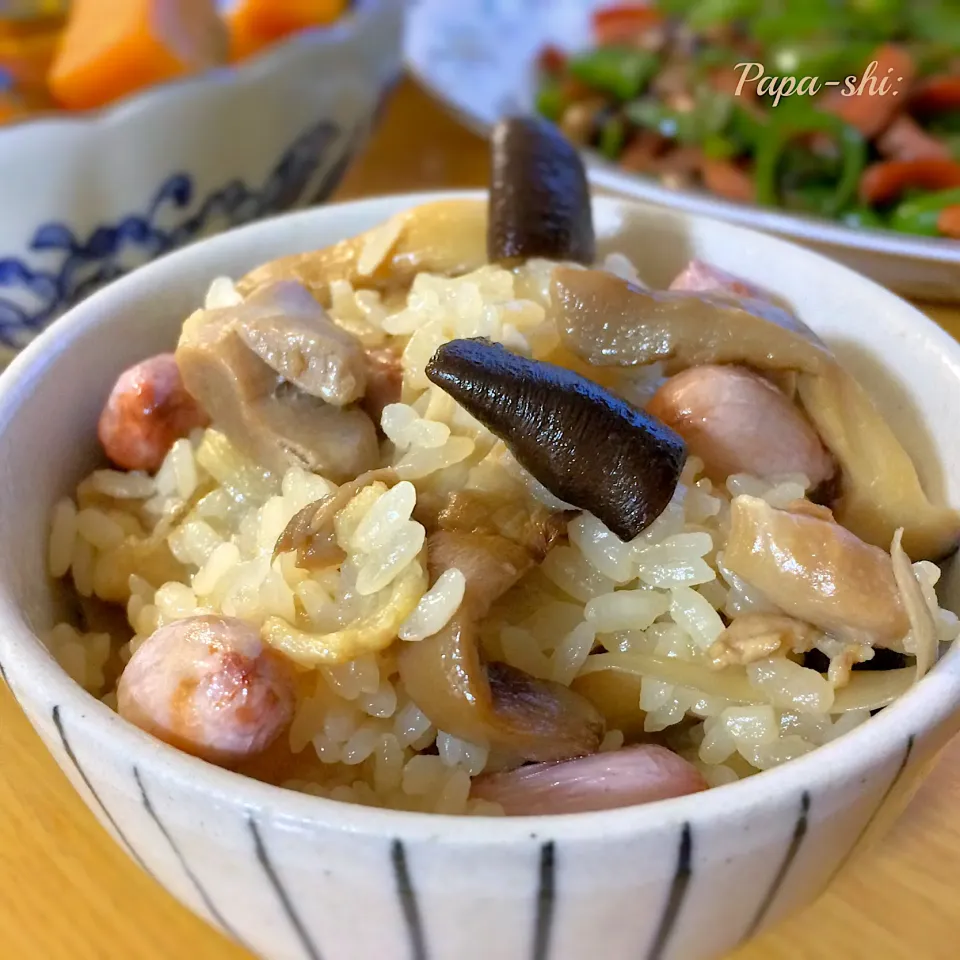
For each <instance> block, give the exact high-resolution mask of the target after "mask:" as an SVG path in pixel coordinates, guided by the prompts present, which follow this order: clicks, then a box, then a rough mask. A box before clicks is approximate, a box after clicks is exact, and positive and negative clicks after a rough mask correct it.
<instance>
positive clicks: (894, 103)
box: [823, 43, 917, 137]
mask: <svg viewBox="0 0 960 960" xmlns="http://www.w3.org/2000/svg"><path fill="white" fill-rule="evenodd" d="M870 59H871V61H874V60H876V62H877V68H876V72H875V73H874V74H873V76H874V77H875V78H876V80H877V84H878V85H879V82H880V81H881V80H883V79H887V80H888V81H889V84H890V89H889V91H888V92H887V93H886V94H885V95H883V96H881V95H880V94H879V93H875V94H871V93H870V92H869V86H868V87H867V88H866V89H864V91H863V92H862V93H861V94H859V95H853V96H844V95H843V89H841V88H839V87H838V88H837V89H836V90H831V91H830V92H829V93H828V94H827V96H826V97H825V98H824V101H823V109H824V110H826V112H827V113H832V114H834V115H835V116H837V117H839V118H840V119H841V120H844V121H846V122H847V123H849V124H850V125H851V126H853V127H856V128H857V129H858V130H859V131H860V132H861V133H862V134H863V135H864V136H865V137H875V136H876V135H877V134H878V133H880V131H881V130H883V129H884V128H885V127H886V126H887V124H889V123H890V121H891V120H892V119H893V118H894V116H896V114H897V113H898V112H899V111H900V110H901V109H902V107H903V101H904V93H905V92H906V91H907V90H909V89H910V84H911V83H913V79H914V77H915V76H916V74H917V67H916V64H915V63H914V62H913V58H912V57H911V56H910V54H909V53H907V51H906V50H904V49H903V48H902V47H898V46H895V45H894V44H892V43H885V44H884V45H883V46H882V47H878V48H877V49H876V50H875V51H874V52H873V56H872V57H871V58H870ZM894 90H896V91H897V92H898V93H899V94H900V95H899V96H897V97H895V96H893V91H894Z"/></svg>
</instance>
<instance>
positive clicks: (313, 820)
mask: <svg viewBox="0 0 960 960" xmlns="http://www.w3.org/2000/svg"><path fill="white" fill-rule="evenodd" d="M485 196H486V191H485V190H450V191H426V192H418V193H405V194H392V195H384V196H379V197H371V198H365V199H363V200H353V201H346V202H343V203H338V204H331V205H328V206H322V207H316V208H312V209H308V210H303V211H299V212H295V213H289V214H283V215H280V216H276V217H271V218H269V219H265V220H262V221H259V222H257V223H253V224H249V225H247V226H244V227H241V228H238V229H234V230H230V231H227V232H225V233H223V234H220V235H218V236H215V237H211V238H209V239H206V240H204V241H201V244H202V245H205V246H215V245H224V246H226V245H230V244H231V243H235V242H237V240H238V239H242V238H244V237H250V238H253V237H255V236H256V235H257V234H262V235H263V239H266V238H268V237H269V236H270V235H271V234H272V233H274V232H276V231H277V230H279V229H282V228H283V226H284V225H287V224H290V225H298V224H308V223H310V222H311V221H316V220H326V219H333V220H336V218H337V216H338V214H339V213H340V212H341V211H343V210H344V209H345V208H351V209H352V210H358V209H359V210H362V209H363V208H370V209H371V211H374V212H375V211H378V210H379V208H381V207H384V206H389V205H391V204H393V205H402V208H405V207H412V206H416V205H418V204H422V203H427V202H430V201H434V200H441V199H453V198H468V199H483V198H484V197H485ZM594 199H595V202H599V203H601V204H608V203H609V204H613V205H616V206H623V205H626V206H627V207H638V206H639V207H644V206H647V207H648V208H649V209H651V210H656V212H657V213H658V214H660V215H665V216H677V217H681V218H683V219H692V220H696V221H699V220H710V221H711V222H712V223H714V224H715V225H719V226H721V227H722V228H723V229H724V230H726V231H729V232H730V234H731V240H736V239H737V237H743V238H744V239H746V238H747V237H748V236H752V235H755V234H756V231H752V230H749V229H746V228H743V227H737V226H732V225H731V224H729V223H726V222H725V221H719V220H716V219H713V218H707V217H697V216H690V215H686V214H678V213H677V212H676V211H673V210H669V211H668V210H664V209H663V208H660V207H652V206H651V205H644V204H638V203H637V202H636V201H633V200H630V199H623V198H620V197H595V198H594ZM397 208H398V209H399V208H401V207H400V206H398V207H397ZM764 240H765V242H766V243H769V244H773V245H775V246H776V247H778V248H780V249H781V251H782V252H783V253H784V254H789V255H790V256H791V257H794V258H797V259H798V260H799V261H800V263H798V265H797V266H798V267H805V268H806V269H807V270H816V269H823V268H825V267H827V268H829V269H830V270H839V271H842V272H843V273H844V274H846V275H847V276H848V277H849V280H850V282H851V283H853V284H861V285H862V284H866V285H869V286H870V287H872V288H874V289H875V291H879V293H881V294H882V295H883V296H884V297H887V298H889V299H890V300H891V301H896V302H897V304H898V305H899V307H898V309H899V311H900V313H901V314H903V313H905V312H906V313H908V314H912V316H911V317H910V322H911V323H912V324H913V323H915V324H916V325H917V328H918V336H917V337H916V342H928V343H929V344H930V345H932V346H933V347H935V348H937V349H938V350H939V351H941V352H943V353H944V354H946V355H947V357H948V359H949V360H950V362H951V366H952V367H953V368H954V370H955V371H956V372H957V376H958V377H960V342H957V341H956V340H954V339H953V338H952V337H950V336H949V335H948V334H947V333H946V332H944V331H943V330H941V329H940V328H939V327H938V326H937V325H936V324H935V323H934V322H933V321H932V320H930V319H928V318H927V317H925V316H924V314H922V313H921V312H920V311H918V310H916V309H915V308H913V307H911V306H910V305H909V304H907V303H906V302H905V301H903V300H901V298H899V297H897V296H896V295H894V294H892V293H890V292H889V291H887V290H885V289H884V288H882V287H881V286H880V285H879V284H876V283H874V282H873V281H872V280H869V279H867V278H865V277H862V276H860V275H859V274H857V273H855V272H854V271H853V270H850V269H849V268H847V267H845V266H843V265H842V264H838V263H836V262H834V261H831V260H829V258H827V257H824V256H822V255H820V254H818V253H814V252H813V251H810V250H807V249H804V248H800V247H796V246H795V245H794V244H792V243H790V242H788V241H786V240H781V239H779V238H771V237H765V238H764ZM199 245H200V244H195V245H193V246H190V247H187V248H184V249H181V250H177V251H174V252H172V253H169V254H167V255H166V256H164V257H162V258H159V259H158V260H155V261H153V262H151V263H148V264H145V265H144V266H142V267H139V268H138V269H137V270H135V271H133V272H132V273H131V274H128V275H127V276H125V277H121V278H120V279H119V280H117V281H115V282H114V283H112V284H110V285H109V286H108V287H106V288H104V289H102V290H100V291H98V292H96V293H95V294H93V295H92V296H91V297H89V298H88V299H87V300H85V301H83V302H82V303H81V304H79V305H77V306H76V307H74V308H72V309H71V310H70V311H69V312H68V313H66V314H65V315H64V316H63V317H62V318H60V319H59V320H58V321H57V322H56V323H55V324H53V325H52V326H51V327H49V328H48V329H47V330H45V331H44V332H43V333H42V334H40V336H38V337H37V338H36V339H35V340H34V341H33V342H32V343H31V344H29V345H28V346H27V348H26V349H25V350H24V351H23V352H22V353H21V354H19V355H18V356H17V357H16V358H15V359H14V360H13V362H12V363H11V365H10V366H9V367H8V368H7V370H6V371H4V372H3V374H2V375H0V435H2V434H3V432H4V431H5V430H6V429H7V426H8V424H9V423H10V422H11V421H12V419H13V417H14V416H15V415H16V412H17V410H18V409H19V408H20V407H21V406H22V405H23V396H28V395H29V384H30V382H31V381H32V380H34V379H36V378H38V377H41V376H43V375H44V367H45V362H46V360H47V359H49V358H50V357H51V356H53V355H55V354H59V353H62V352H64V351H66V350H68V349H69V348H70V344H71V342H72V341H73V340H74V339H75V338H76V337H77V336H79V335H80V334H82V333H84V332H85V331H87V330H88V329H91V328H96V327H97V326H98V325H99V321H98V313H99V310H98V308H99V306H100V303H101V302H102V301H106V300H109V299H110V298H112V297H114V296H117V295H118V294H119V293H121V292H122V291H124V290H126V289H127V288H130V291H131V293H132V294H133V295H134V296H136V294H135V293H133V291H134V289H135V287H136V284H137V282H138V278H139V277H140V276H142V275H143V274H145V273H146V272H148V271H153V270H156V269H158V268H159V266H160V265H164V266H165V268H166V269H170V268H172V267H175V266H176V265H177V264H178V263H179V262H180V261H181V260H182V261H184V262H185V261H186V259H187V258H190V257H191V256H192V255H193V254H194V253H195V252H196V248H197V246H199ZM260 248H261V249H263V248H264V244H263V243H262V242H261V243H260ZM0 648H5V649H6V650H15V651H16V659H17V661H18V665H19V666H22V667H23V669H22V671H18V679H19V677H20V676H29V677H30V678H31V680H30V683H31V684H35V685H38V686H39V687H40V688H42V689H43V690H44V691H45V693H46V697H47V698H48V699H49V700H50V701H51V702H52V703H57V704H59V705H61V707H62V706H63V705H67V706H68V707H69V708H70V709H71V710H72V711H73V713H74V715H75V716H80V717H82V718H83V722H84V732H85V734H86V735H87V736H92V737H94V738H97V739H100V740H101V741H103V742H104V743H106V744H108V749H110V750H112V751H113V752H122V753H125V754H127V755H128V756H134V757H138V758H140V759H139V761H138V762H139V763H142V762H143V761H149V764H150V766H149V767H145V766H141V769H144V770H146V769H150V770H152V771H153V772H154V773H160V774H162V776H164V777H167V778H169V779H171V780H173V781H174V782H177V783H178V784H182V785H183V786H184V787H187V788H190V789H193V790H195V791H197V792H202V793H205V794H207V795H208V796H209V797H211V798H212V799H215V800H216V801H218V802H223V803H229V804H231V805H241V806H243V807H245V808H247V809H249V810H264V811H266V812H267V813H268V814H269V815H270V816H271V817H273V818H275V819H277V820H285V821H289V822H292V823H301V824H306V825H311V824H312V825H317V826H322V827H324V828H328V829H338V830H343V831H347V832H349V833H354V834H359V835H366V836H377V837H382V836H390V837H394V838H396V839H399V840H402V841H409V842H423V841H429V842H443V843H448V844H452V845H461V846H470V845H478V844H482V845H500V846H503V845H511V844H515V843H518V842H523V841H527V842H529V840H530V839H531V838H536V837H550V838H553V839H555V840H560V839H564V840H567V841H574V842H589V841H591V840H596V839H598V838H601V837H602V838H603V839H604V840H606V841H609V840H611V839H615V838H616V837H618V836H636V835H637V834H640V833H651V832H653V831H655V830H664V829H670V828H673V827H679V826H681V825H682V824H684V823H686V822H690V823H694V824H696V823H697V822H703V821H704V820H723V819H727V818H732V817H735V816H743V815H746V814H748V813H749V812H750V811H751V810H752V809H755V808H758V807H762V806H763V805H764V804H765V803H776V802H778V801H781V800H784V799H789V798H794V797H800V796H801V795H802V794H804V793H812V792H813V791H814V790H815V789H816V788H817V787H818V786H820V787H823V786H824V785H825V784H826V783H827V782H828V781H829V780H831V779H833V778H834V777H841V776H843V775H844V772H845V771H846V770H847V769H848V767H849V766H859V767H861V768H862V769H869V768H872V767H876V766H878V765H882V764H891V763H893V761H894V758H896V757H898V756H900V755H902V750H901V745H904V744H906V742H907V735H908V734H911V735H913V734H916V735H919V734H920V733H922V732H923V731H924V730H928V729H930V728H933V727H935V726H936V725H937V724H938V723H940V722H942V721H944V720H945V719H946V718H947V717H948V716H949V715H950V714H951V713H954V712H956V711H957V710H958V709H960V644H954V645H953V647H951V649H950V650H949V651H948V652H947V653H946V654H945V655H944V656H943V657H942V658H941V659H940V661H939V662H938V663H937V665H936V667H935V669H934V670H933V671H932V672H931V673H929V674H928V675H927V676H925V677H924V678H923V679H922V680H921V681H920V682H919V683H918V684H916V685H915V686H914V687H913V688H912V689H910V690H909V691H908V692H907V693H905V694H904V695H903V696H901V697H900V698H899V699H898V700H897V701H895V702H894V703H892V704H891V705H890V706H888V707H886V708H885V709H884V710H883V711H882V712H881V713H880V714H878V715H877V716H874V717H871V718H870V720H868V721H866V722H865V723H863V724H861V725H860V726H858V727H857V728H856V729H854V730H852V731H850V732H849V733H846V734H844V735H843V736H841V737H838V738H837V739H836V740H833V741H831V742H830V743H827V744H825V745H824V746H821V747H818V748H817V749H816V750H813V751H812V752H810V753H808V754H806V755H804V756H802V757H799V758H797V759H795V760H791V761H790V762H789V763H786V764H783V765H782V766H779V767H776V768H775V769H772V770H768V771H765V772H764V773H762V774H760V775H756V776H753V777H749V778H747V779H745V780H739V781H737V782H735V783H730V784H726V785H724V786H721V787H714V788H712V789H709V790H707V791H705V792H702V793H697V794H692V795H689V796H685V797H678V798H675V799H670V800H660V801H656V802H654V803H648V804H643V805H640V806H633V807H622V808H618V809H614V810H603V811H597V812H591V813H576V814H560V815H557V814H553V815H540V816H530V817H464V816H450V815H444V814H434V813H415V812H408V811H401V810H392V809H382V808H376V807H366V806H361V805H359V804H352V803H344V802H340V801H335V800H330V799H327V798H324V797H314V796H311V795H308V794H301V793H297V792H296V791H293V790H288V789H285V788H282V787H277V786H273V785H271V784H268V783H264V782H262V781H259V780H255V779H252V778H250V777H247V776H243V775H241V774H238V773H234V772H232V771H230V770H225V769H222V768H220V767H216V766H213V765H212V764H208V763H205V762H204V761H201V760H198V759H196V758H194V757H191V756H189V755H187V754H185V753H182V752H181V751H179V750H177V749H175V748H174V747H171V746H168V745H167V744H165V743H162V742H161V741H159V740H156V739H155V738H154V737H152V736H150V735H148V734H146V733H145V732H143V731H142V730H140V729H139V728H137V727H135V726H133V725H132V724H130V723H128V722H127V721H125V720H123V719H122V718H121V717H120V716H119V715H118V714H116V713H115V712H114V711H113V710H111V709H110V708H109V707H107V706H106V705H105V704H103V703H101V702H100V701H99V700H98V699H96V698H95V697H93V696H92V695H91V694H89V693H87V692H86V691H85V690H83V689H82V688H81V687H80V686H79V685H77V684H76V683H75V682H74V681H73V680H72V679H70V677H69V676H68V675H67V674H66V673H65V672H64V671H63V670H62V669H61V668H60V667H59V666H58V665H57V663H56V662H55V661H54V660H53V658H52V657H51V656H50V655H49V653H48V652H47V651H46V649H45V648H44V647H43V644H42V643H41V641H40V640H39V638H38V637H37V636H36V634H35V633H34V632H33V630H32V629H31V628H30V627H29V626H28V624H27V623H26V621H25V619H24V617H23V615H22V613H21V611H20V610H19V609H18V608H17V606H16V604H15V603H14V602H13V600H12V598H11V597H10V596H9V594H8V593H7V591H6V585H5V584H4V583H2V582H0ZM4 660H6V657H4ZM906 721H909V725H908V724H907V723H906ZM845 758H846V760H845ZM854 758H855V759H854ZM848 761H853V762H852V763H851V762H848Z"/></svg>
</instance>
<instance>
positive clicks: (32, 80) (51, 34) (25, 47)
mask: <svg viewBox="0 0 960 960" xmlns="http://www.w3.org/2000/svg"><path fill="white" fill-rule="evenodd" d="M63 25H64V18H63V17H43V18H38V19H36V20H28V21H26V22H20V21H9V20H0V68H2V69H3V71H4V73H5V74H6V75H8V76H9V77H10V78H11V79H12V80H13V82H14V83H16V84H17V86H18V87H20V86H26V87H45V86H46V83H47V73H48V71H49V70H50V65H51V64H52V63H53V59H54V57H55V56H56V53H57V48H58V46H59V44H60V34H61V33H62V31H63Z"/></svg>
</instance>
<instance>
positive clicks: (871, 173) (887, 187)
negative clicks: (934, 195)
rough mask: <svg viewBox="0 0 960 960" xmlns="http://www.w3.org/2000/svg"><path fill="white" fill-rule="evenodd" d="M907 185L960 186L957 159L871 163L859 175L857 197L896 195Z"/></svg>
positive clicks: (875, 199) (871, 199) (870, 199)
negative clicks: (860, 175) (858, 194)
mask: <svg viewBox="0 0 960 960" xmlns="http://www.w3.org/2000/svg"><path fill="white" fill-rule="evenodd" d="M908 187H923V189H924V190H951V189H953V187H960V163H958V162H957V161H956V160H937V159H929V160H887V161H885V162H881V163H874V164H871V165H870V166H869V167H867V169H866V170H865V171H864V173H863V176H862V177H861V178H860V199H861V200H862V201H863V202H864V203H867V204H870V205H873V204H877V203H886V202H887V201H888V200H894V199H896V198H897V197H898V196H899V195H900V194H901V193H903V191H904V190H906V189H907V188H908Z"/></svg>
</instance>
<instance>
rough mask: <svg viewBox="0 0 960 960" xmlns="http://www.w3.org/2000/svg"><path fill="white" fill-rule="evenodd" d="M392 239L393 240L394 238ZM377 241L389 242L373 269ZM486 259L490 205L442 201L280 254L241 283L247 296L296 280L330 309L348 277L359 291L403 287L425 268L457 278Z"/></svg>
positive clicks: (428, 271) (239, 284)
mask: <svg viewBox="0 0 960 960" xmlns="http://www.w3.org/2000/svg"><path fill="white" fill-rule="evenodd" d="M391 238H392V242H391ZM374 244H377V245H379V244H386V245H387V249H386V250H385V251H384V256H383V259H382V260H380V262H379V263H376V264H374V265H373V267H372V269H367V268H368V266H369V265H368V263H366V262H364V255H365V253H366V256H367V258H368V259H369V257H370V250H371V249H372V245H374ZM486 262H487V206H486V204H485V203H484V202H483V201H482V200H438V201H435V202H434V203H425V204H423V205H422V206H419V207H414V208H413V209H412V210H407V211H405V212H404V213H401V214H398V215H397V217H396V218H395V220H393V221H389V222H388V223H387V224H382V225H381V226H379V227H374V228H373V229H372V230H368V231H367V232H366V233H362V234H360V235H359V236H357V237H352V238H351V239H349V240H343V241H341V242H340V243H338V244H335V245H334V246H332V247H326V248H324V249H323V250H313V251H310V252H308V253H298V254H294V255H293V256H289V257H281V258H280V259H279V260H273V261H271V262H270V263H267V264H264V265H263V266H262V267H258V268H257V269H256V270H253V271H252V272H250V273H248V274H247V275H246V276H245V277H243V278H242V279H241V280H240V281H238V283H237V288H238V289H239V290H240V292H241V293H244V294H248V293H250V292H252V291H254V290H256V289H258V288H259V287H262V286H264V285H265V284H270V283H273V282H274V281H277V280H296V281H298V282H299V283H302V284H303V285H304V286H305V287H306V288H307V289H308V290H309V291H310V293H311V294H312V295H313V296H314V297H315V298H316V299H317V300H318V301H319V302H320V303H321V304H323V306H325V307H329V306H330V284H332V283H333V282H334V281H337V280H346V281H348V282H349V283H350V284H352V285H353V287H354V288H357V289H372V290H382V291H390V290H399V289H404V288H406V287H407V286H409V285H410V283H411V282H412V281H413V278H414V277H415V276H416V275H417V274H418V273H421V272H426V273H442V274H446V275H448V276H456V275H458V274H461V273H469V272H470V271H471V270H476V269H477V268H479V267H482V266H483V265H484V264H485V263H486Z"/></svg>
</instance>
